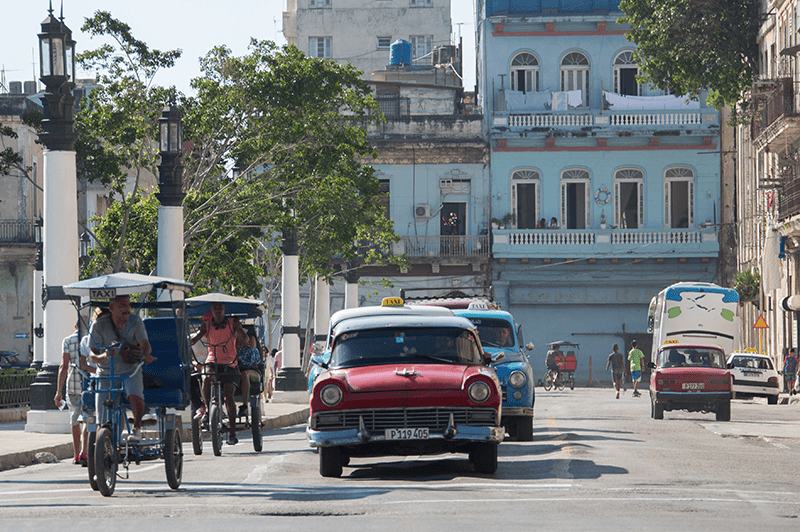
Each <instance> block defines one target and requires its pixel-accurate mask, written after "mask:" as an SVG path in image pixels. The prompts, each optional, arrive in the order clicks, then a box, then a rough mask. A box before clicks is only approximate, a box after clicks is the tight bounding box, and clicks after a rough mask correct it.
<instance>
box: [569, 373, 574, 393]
mask: <svg viewBox="0 0 800 532" xmlns="http://www.w3.org/2000/svg"><path fill="white" fill-rule="evenodd" d="M569 389H570V390H574V389H575V377H574V376H573V375H572V373H570V374H569Z"/></svg>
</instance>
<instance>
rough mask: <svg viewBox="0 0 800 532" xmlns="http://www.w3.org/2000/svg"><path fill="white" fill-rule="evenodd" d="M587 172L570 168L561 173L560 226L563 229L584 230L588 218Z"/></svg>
mask: <svg viewBox="0 0 800 532" xmlns="http://www.w3.org/2000/svg"><path fill="white" fill-rule="evenodd" d="M590 183H591V176H590V175H589V172H587V171H586V170H583V169H581V168H570V169H569V170H564V171H563V172H562V173H561V224H560V226H561V227H562V228H564V229H586V228H587V227H589V224H590V223H591V219H590V217H589V184H590Z"/></svg>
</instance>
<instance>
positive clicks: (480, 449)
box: [470, 443, 498, 474]
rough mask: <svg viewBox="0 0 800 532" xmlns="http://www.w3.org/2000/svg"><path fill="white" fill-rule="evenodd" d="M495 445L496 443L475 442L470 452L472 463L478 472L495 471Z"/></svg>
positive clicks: (490, 472)
mask: <svg viewBox="0 0 800 532" xmlns="http://www.w3.org/2000/svg"><path fill="white" fill-rule="evenodd" d="M497 447H498V445H497V444H496V443H476V444H475V448H474V449H473V451H472V452H471V453H470V459H471V461H472V465H473V466H475V471H477V472H478V473H489V474H494V473H496V472H497Z"/></svg>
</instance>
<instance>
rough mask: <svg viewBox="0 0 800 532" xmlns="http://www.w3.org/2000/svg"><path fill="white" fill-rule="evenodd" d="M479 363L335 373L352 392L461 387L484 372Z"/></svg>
mask: <svg viewBox="0 0 800 532" xmlns="http://www.w3.org/2000/svg"><path fill="white" fill-rule="evenodd" d="M481 369H482V368H480V367H479V366H462V365H451V364H392V365H387V366H369V367H363V368H350V369H340V370H335V371H332V372H331V376H341V377H343V378H344V380H345V381H346V382H347V386H348V388H349V389H350V391H352V392H356V393H358V392H373V391H398V390H403V391H416V390H460V389H462V388H463V384H464V381H465V380H466V379H467V377H468V376H470V375H472V374H474V373H479V372H481Z"/></svg>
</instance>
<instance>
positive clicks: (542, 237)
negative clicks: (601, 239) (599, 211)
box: [508, 229, 595, 246]
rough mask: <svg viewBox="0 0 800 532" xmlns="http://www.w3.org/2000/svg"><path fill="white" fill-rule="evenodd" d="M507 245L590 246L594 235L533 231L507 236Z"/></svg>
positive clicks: (593, 240)
mask: <svg viewBox="0 0 800 532" xmlns="http://www.w3.org/2000/svg"><path fill="white" fill-rule="evenodd" d="M508 243H509V245H512V246H575V245H579V246H580V245H586V246H591V245H594V243H595V234H594V233H585V232H583V233H572V232H566V231H549V230H547V229H545V230H542V231H534V232H529V233H514V232H511V233H509V235H508Z"/></svg>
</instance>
